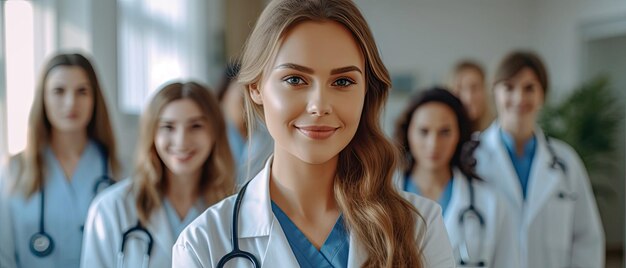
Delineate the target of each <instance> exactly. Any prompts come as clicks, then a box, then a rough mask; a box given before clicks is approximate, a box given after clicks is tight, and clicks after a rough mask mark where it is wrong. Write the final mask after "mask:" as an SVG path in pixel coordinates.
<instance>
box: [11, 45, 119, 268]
mask: <svg viewBox="0 0 626 268" xmlns="http://www.w3.org/2000/svg"><path fill="white" fill-rule="evenodd" d="M115 156H116V150H115V139H114V135H113V131H112V129H111V123H110V122H109V117H108V113H107V107H106V104H105V101H104V97H103V95H102V90H101V88H100V85H99V83H98V79H97V77H96V73H95V71H94V68H93V66H92V65H91V63H90V62H89V60H87V59H86V58H85V57H84V56H82V55H80V54H60V55H56V56H54V57H52V58H51V59H50V60H49V61H48V62H47V63H46V65H45V68H44V71H43V75H42V77H41V80H40V82H39V84H38V87H37V89H36V91H35V98H34V102H33V105H32V107H31V111H30V117H29V121H28V135H27V143H26V148H25V149H24V151H23V152H21V153H20V154H18V155H15V156H13V157H12V158H11V159H10V162H9V165H8V166H7V167H5V169H4V170H5V172H3V174H2V175H0V176H1V177H2V178H0V218H1V219H2V222H1V223H0V241H2V243H1V244H0V266H2V267H78V266H79V261H80V251H81V244H82V240H83V225H84V222H85V218H86V217H87V210H88V208H89V204H90V203H91V201H92V199H93V198H94V196H95V195H96V194H97V193H98V192H99V191H100V190H101V189H104V188H106V187H107V186H109V185H110V184H112V183H113V182H114V180H113V179H112V178H115V177H116V175H117V174H118V170H119V166H118V162H117V160H116V157H115Z"/></svg>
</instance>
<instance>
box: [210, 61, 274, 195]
mask: <svg viewBox="0 0 626 268" xmlns="http://www.w3.org/2000/svg"><path fill="white" fill-rule="evenodd" d="M240 68H241V64H240V63H239V62H231V63H229V64H228V65H227V66H226V70H225V71H224V74H223V76H222V81H221V82H220V85H219V87H218V88H217V97H218V100H219V102H220V105H221V106H222V112H223V113H224V120H225V121H226V133H227V135H228V143H229V144H230V149H231V152H232V153H233V158H234V160H235V166H236V169H237V179H236V182H237V184H243V183H245V182H246V181H248V180H249V179H250V178H251V177H252V176H253V175H255V174H256V173H258V172H259V171H260V170H261V169H263V166H264V163H265V161H266V160H267V158H269V156H270V155H271V154H272V150H273V149H274V141H273V140H272V137H270V135H269V133H267V129H266V128H265V127H264V126H263V125H262V124H255V126H256V128H255V129H254V130H253V131H252V132H248V130H247V129H246V123H245V117H246V116H245V110H244V101H243V100H244V97H243V93H244V92H243V86H242V85H241V84H239V83H237V75H238V74H239V69H240ZM248 133H250V137H249V138H248Z"/></svg>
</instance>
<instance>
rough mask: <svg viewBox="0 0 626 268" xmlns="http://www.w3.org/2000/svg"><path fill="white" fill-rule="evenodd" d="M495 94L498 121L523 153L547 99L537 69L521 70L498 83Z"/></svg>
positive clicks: (518, 152) (519, 151)
mask: <svg viewBox="0 0 626 268" xmlns="http://www.w3.org/2000/svg"><path fill="white" fill-rule="evenodd" d="M494 96H495V100H496V109H497V110H498V121H499V122H500V125H501V126H502V129H503V130H504V131H506V132H507V133H509V134H510V135H511V136H512V137H513V140H514V141H515V147H516V152H517V154H518V155H523V154H524V144H526V142H528V140H529V139H530V138H532V136H533V132H534V130H535V122H536V121H537V116H538V114H539V111H540V110H541V107H542V106H543V101H544V90H543V87H542V86H541V83H539V79H538V78H537V75H536V74H535V72H533V71H532V70H531V69H530V68H527V67H525V68H523V69H521V70H520V71H519V72H518V73H517V74H516V75H515V76H513V77H512V78H511V79H509V80H505V81H501V82H499V83H497V84H496V85H495V88H494Z"/></svg>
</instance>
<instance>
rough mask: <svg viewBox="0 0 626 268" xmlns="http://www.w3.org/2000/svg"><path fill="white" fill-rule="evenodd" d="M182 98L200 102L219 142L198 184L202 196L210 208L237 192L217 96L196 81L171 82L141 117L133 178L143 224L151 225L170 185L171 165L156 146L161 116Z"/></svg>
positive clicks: (208, 158) (208, 159) (198, 103)
mask: <svg viewBox="0 0 626 268" xmlns="http://www.w3.org/2000/svg"><path fill="white" fill-rule="evenodd" d="M182 99H185V100H191V101H193V102H194V103H195V104H196V105H198V108H199V109H200V110H201V111H202V114H203V116H204V117H206V119H207V121H208V122H210V124H209V128H210V129H209V131H210V132H212V136H213V137H214V138H215V144H214V145H213V148H212V150H211V152H210V153H209V156H208V157H207V159H206V161H205V162H204V165H203V166H202V173H201V175H200V176H201V177H200V180H199V185H198V186H197V194H198V196H199V197H203V198H204V202H205V205H206V207H209V206H210V205H212V204H214V203H216V202H218V201H220V200H222V199H223V198H225V197H226V196H228V195H230V194H232V193H233V192H234V173H235V172H234V168H235V167H234V165H235V164H234V160H233V157H232V154H231V152H230V147H229V145H228V139H227V136H226V125H225V123H224V118H223V116H222V112H221V110H220V106H219V104H218V102H217V99H216V98H215V96H214V95H213V94H212V93H211V92H210V91H209V89H208V88H207V87H205V86H202V85H200V84H198V83H195V82H188V83H178V82H174V83H170V84H167V85H165V86H164V87H163V88H162V89H160V90H159V91H158V92H157V93H156V94H155V95H154V97H153V98H152V100H151V101H150V103H149V104H148V106H147V108H146V110H145V111H144V112H143V115H142V118H141V129H140V135H139V141H138V144H137V159H136V163H135V170H134V174H133V178H132V179H133V191H135V193H136V195H137V201H136V207H137V212H138V213H137V214H138V216H139V220H140V222H141V223H142V224H147V223H148V221H149V220H150V215H151V213H152V211H154V209H156V208H158V207H160V206H161V205H162V204H161V199H162V197H163V195H164V194H165V193H166V191H167V187H170V186H169V185H167V180H165V177H164V176H165V170H164V169H166V168H167V167H166V166H165V164H164V163H163V161H162V160H161V158H160V157H159V155H158V153H157V150H156V146H155V135H156V131H157V127H158V123H159V117H160V115H161V112H162V111H163V109H164V108H165V107H166V106H167V105H168V104H170V103H172V102H174V101H176V100H182ZM208 138H209V137H207V139H208ZM144 226H145V225H144Z"/></svg>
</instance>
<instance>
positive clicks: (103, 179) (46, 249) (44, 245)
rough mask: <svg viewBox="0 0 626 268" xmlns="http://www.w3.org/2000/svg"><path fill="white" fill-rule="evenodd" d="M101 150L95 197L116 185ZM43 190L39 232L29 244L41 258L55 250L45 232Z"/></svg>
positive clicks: (34, 253)
mask: <svg viewBox="0 0 626 268" xmlns="http://www.w3.org/2000/svg"><path fill="white" fill-rule="evenodd" d="M98 148H99V150H100V155H101V157H102V163H103V165H102V167H103V168H102V174H103V175H101V176H100V177H98V180H97V181H96V183H95V185H94V187H93V195H94V197H95V196H96V195H97V194H98V193H99V192H100V190H101V189H103V186H105V185H106V186H107V187H108V186H110V185H112V184H113V183H115V181H114V180H113V178H111V177H110V176H109V175H107V174H108V171H109V161H108V159H107V157H106V156H107V154H106V152H105V150H104V148H102V147H101V146H98ZM40 189H41V200H40V203H41V204H40V206H39V208H40V210H39V232H37V233H35V234H33V235H32V236H31V237H30V243H29V248H30V252H31V253H32V254H33V255H35V256H37V257H40V258H43V257H46V256H48V255H50V254H51V253H52V251H53V250H54V240H53V239H52V237H51V236H50V235H49V234H48V233H46V231H45V228H44V227H45V213H44V212H45V210H46V207H45V205H46V202H45V199H46V192H45V187H44V186H42V187H40ZM82 229H83V228H82V227H81V231H82Z"/></svg>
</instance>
